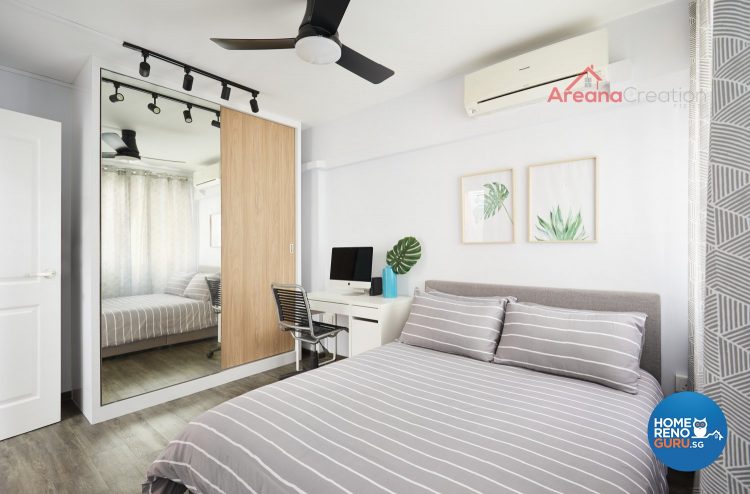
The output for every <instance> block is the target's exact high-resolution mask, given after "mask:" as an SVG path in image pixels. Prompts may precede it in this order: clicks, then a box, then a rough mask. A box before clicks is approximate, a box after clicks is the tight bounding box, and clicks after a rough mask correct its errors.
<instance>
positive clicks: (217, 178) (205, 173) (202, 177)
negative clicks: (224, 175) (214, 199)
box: [193, 163, 221, 190]
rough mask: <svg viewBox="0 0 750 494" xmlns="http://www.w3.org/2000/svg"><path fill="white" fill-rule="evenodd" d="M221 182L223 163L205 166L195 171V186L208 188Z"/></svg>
mask: <svg viewBox="0 0 750 494" xmlns="http://www.w3.org/2000/svg"><path fill="white" fill-rule="evenodd" d="M219 183H221V165H220V164H219V163H216V164H214V165H209V166H205V167H202V168H199V169H197V170H196V171H195V172H194V173H193V186H194V187H195V188H196V189H199V190H200V189H207V188H209V187H213V186H215V185H218V184H219Z"/></svg>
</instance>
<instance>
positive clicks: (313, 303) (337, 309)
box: [310, 299, 351, 316]
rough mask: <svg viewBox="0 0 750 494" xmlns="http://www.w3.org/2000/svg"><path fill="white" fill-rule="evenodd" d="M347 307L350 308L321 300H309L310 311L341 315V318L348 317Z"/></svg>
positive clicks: (346, 305)
mask: <svg viewBox="0 0 750 494" xmlns="http://www.w3.org/2000/svg"><path fill="white" fill-rule="evenodd" d="M349 307H351V306H350V305H348V304H337V303H336V302H323V301H321V300H313V299H310V309H311V310H319V311H321V312H326V313H329V314H341V315H342V316H348V315H349Z"/></svg>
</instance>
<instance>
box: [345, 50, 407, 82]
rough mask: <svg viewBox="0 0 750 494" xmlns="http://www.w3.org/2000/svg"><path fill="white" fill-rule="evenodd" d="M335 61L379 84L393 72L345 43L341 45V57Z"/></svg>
mask: <svg viewBox="0 0 750 494" xmlns="http://www.w3.org/2000/svg"><path fill="white" fill-rule="evenodd" d="M336 63H337V64H339V65H341V66H342V67H344V68H345V69H346V70H348V71H350V72H353V73H354V74H357V75H358V76H360V77H361V78H363V79H366V80H368V81H370V82H372V83H373V84H380V83H381V82H383V81H384V80H386V79H388V78H389V77H390V76H392V75H393V74H395V72H393V71H392V70H391V69H389V68H388V67H385V66H383V65H380V64H379V63H377V62H373V61H372V60H370V59H369V58H367V57H366V56H364V55H362V54H361V53H357V52H356V51H354V50H352V49H351V48H349V47H348V46H345V45H341V58H339V60H338V62H336Z"/></svg>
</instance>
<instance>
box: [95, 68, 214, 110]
mask: <svg viewBox="0 0 750 494" xmlns="http://www.w3.org/2000/svg"><path fill="white" fill-rule="evenodd" d="M102 81H103V82H107V83H109V84H112V85H113V86H115V87H119V88H127V89H131V90H133V91H138V92H140V93H143V94H148V95H149V96H152V97H153V96H154V95H155V96H156V97H158V98H164V99H166V100H169V101H174V102H175V103H180V104H183V105H186V106H189V107H190V108H198V109H200V110H203V111H207V112H209V113H213V114H217V113H219V110H215V109H213V108H209V107H207V106H202V105H197V104H195V103H192V102H190V101H185V100H181V99H179V98H175V97H174V96H169V95H166V94H162V93H159V92H157V91H151V90H150V89H143V88H142V87H138V86H133V85H131V84H128V83H126V82H120V81H115V80H113V79H107V78H106V77H102Z"/></svg>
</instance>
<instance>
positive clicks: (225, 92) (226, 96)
mask: <svg viewBox="0 0 750 494" xmlns="http://www.w3.org/2000/svg"><path fill="white" fill-rule="evenodd" d="M230 92H232V88H231V87H229V86H227V83H226V82H222V83H221V99H223V100H229V93H230Z"/></svg>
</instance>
